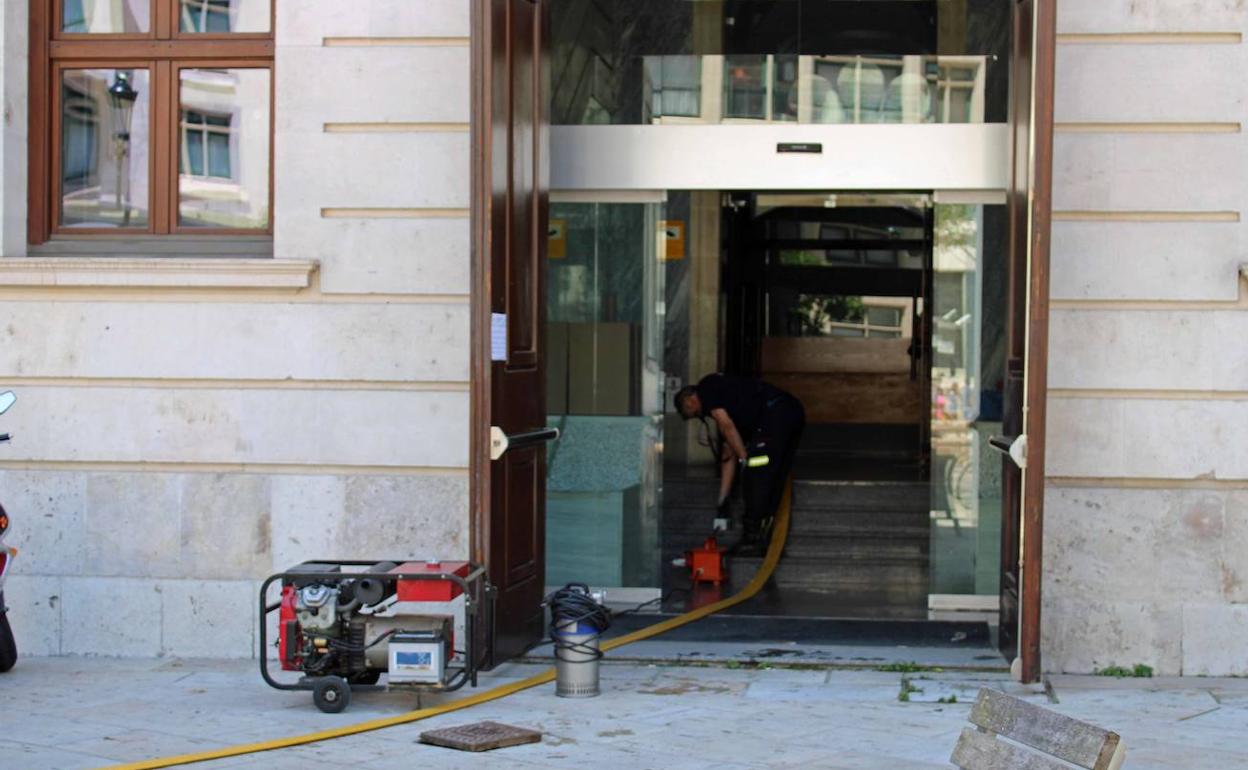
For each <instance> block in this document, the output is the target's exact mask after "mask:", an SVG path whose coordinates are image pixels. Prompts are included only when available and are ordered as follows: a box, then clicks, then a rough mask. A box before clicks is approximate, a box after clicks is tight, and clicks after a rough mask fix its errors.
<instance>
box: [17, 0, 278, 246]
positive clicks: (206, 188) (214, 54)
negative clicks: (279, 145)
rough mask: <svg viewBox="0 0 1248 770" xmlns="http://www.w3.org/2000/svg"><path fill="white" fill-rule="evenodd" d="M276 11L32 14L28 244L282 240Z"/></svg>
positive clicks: (257, 1) (154, 3)
mask: <svg viewBox="0 0 1248 770" xmlns="http://www.w3.org/2000/svg"><path fill="white" fill-rule="evenodd" d="M274 1H275V0H31V17H30V18H31V22H30V28H31V41H30V42H31V69H30V73H31V74H30V131H31V133H30V172H31V173H30V222H29V225H30V229H29V233H30V242H31V243H33V244H40V243H44V242H46V241H49V240H77V239H82V238H87V239H90V238H92V237H95V238H98V237H101V236H113V237H123V238H125V237H131V236H132V237H134V238H136V239H141V238H151V237H153V236H184V235H204V236H235V237H241V236H261V237H262V236H267V235H271V234H272V232H273V215H272V209H273V179H272V168H273V163H272V157H273V25H274Z"/></svg>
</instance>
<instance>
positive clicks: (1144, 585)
mask: <svg viewBox="0 0 1248 770" xmlns="http://www.w3.org/2000/svg"><path fill="white" fill-rule="evenodd" d="M1132 502H1133V501H1132V500H1130V499H1129V496H1128V495H1127V494H1126V493H1125V492H1124V491H1122V490H1102V489H1084V488H1063V487H1050V488H1049V489H1048V490H1047V491H1046V494H1045V506H1044V515H1045V527H1044V594H1045V595H1046V596H1052V597H1053V598H1055V599H1062V600H1073V599H1080V598H1082V597H1086V596H1088V595H1096V596H1107V597H1113V598H1114V599H1115V600H1121V601H1138V602H1143V601H1148V600H1150V599H1152V598H1153V595H1154V593H1155V591H1156V590H1157V581H1156V580H1155V579H1153V578H1154V573H1153V572H1151V571H1150V572H1147V573H1144V574H1141V573H1140V572H1138V571H1137V570H1134V569H1131V568H1130V567H1129V566H1128V565H1138V564H1145V563H1148V562H1149V561H1150V560H1151V559H1152V557H1153V555H1154V550H1155V546H1156V542H1157V527H1158V518H1159V517H1158V516H1156V515H1154V514H1152V512H1150V511H1147V510H1132V508H1133V506H1132Z"/></svg>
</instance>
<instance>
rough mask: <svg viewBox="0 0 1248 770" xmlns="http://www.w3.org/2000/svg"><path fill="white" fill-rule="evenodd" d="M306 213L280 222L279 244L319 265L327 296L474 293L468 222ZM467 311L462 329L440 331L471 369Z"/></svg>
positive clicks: (466, 220)
mask: <svg viewBox="0 0 1248 770" xmlns="http://www.w3.org/2000/svg"><path fill="white" fill-rule="evenodd" d="M305 214H306V215H305V216H301V217H294V218H283V220H279V221H278V222H276V223H275V227H276V228H277V231H278V237H277V239H276V245H277V247H278V248H280V249H283V250H286V251H287V252H288V254H295V253H298V254H301V255H303V256H304V257H305V258H310V259H315V260H318V261H319V262H320V263H321V269H320V275H321V291H323V292H325V293H326V294H458V295H465V296H466V295H467V294H468V293H469V285H468V280H469V272H470V268H471V264H472V263H471V261H470V259H469V255H470V248H471V239H470V237H469V235H470V234H469V225H468V218H467V217H463V218H461V219H323V218H321V216H320V213H319V210H316V209H315V208H314V207H308V211H307V212H305ZM279 256H281V255H280V254H279ZM467 309H468V308H467V304H465V305H464V307H463V310H462V314H463V316H464V318H465V320H464V321H463V322H462V324H461V323H458V322H457V323H455V324H454V325H453V326H448V327H446V328H444V329H442V330H439V332H438V334H439V335H445V334H448V333H452V332H453V333H454V335H455V341H456V343H457V346H458V349H459V351H460V354H461V355H460V356H459V358H462V359H463V366H464V367H465V369H466V368H467V366H468V362H467V358H468V330H467V326H466V324H467ZM435 339H436V338H435ZM406 350H407V352H409V353H414V352H416V351H413V350H411V349H410V348H407V349H406ZM422 353H423V351H422ZM465 379H466V377H465Z"/></svg>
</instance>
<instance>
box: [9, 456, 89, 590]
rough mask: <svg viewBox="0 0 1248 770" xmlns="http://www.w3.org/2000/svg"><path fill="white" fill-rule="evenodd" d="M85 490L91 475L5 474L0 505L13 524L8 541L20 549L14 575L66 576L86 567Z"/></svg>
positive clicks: (21, 472)
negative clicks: (87, 477) (83, 565)
mask: <svg viewBox="0 0 1248 770" xmlns="http://www.w3.org/2000/svg"><path fill="white" fill-rule="evenodd" d="M18 440H20V436H19V437H18ZM86 488H87V479H86V476H84V475H82V474H78V473H61V472H57V471H0V502H3V503H4V507H5V510H7V511H8V513H9V516H10V520H11V522H12V523H11V525H10V528H9V534H8V536H7V537H6V538H5V541H6V542H7V543H8V544H9V545H12V546H14V547H15V548H17V549H18V550H19V551H20V555H19V557H18V559H17V560H16V561H14V562H13V567H12V569H13V572H14V573H15V574H18V575H65V574H73V573H74V572H77V571H78V570H81V569H82V564H83V559H84V558H85V556H86V549H87V537H86V533H85V532H84V520H85V518H86V508H87V495H86Z"/></svg>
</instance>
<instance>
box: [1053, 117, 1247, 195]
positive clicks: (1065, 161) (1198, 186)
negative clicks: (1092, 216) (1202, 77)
mask: <svg viewBox="0 0 1248 770" xmlns="http://www.w3.org/2000/svg"><path fill="white" fill-rule="evenodd" d="M1246 176H1248V137H1245V135H1243V134H1240V133H1218V134H1108V133H1061V132H1059V133H1058V134H1057V135H1056V137H1055V138H1054V147H1053V208H1054V209H1055V210H1058V211H1062V210H1075V211H1176V210H1177V211H1221V210H1227V209H1230V210H1238V208H1239V200H1240V196H1241V195H1242V187H1241V186H1242V184H1243V180H1244V179H1245V177H1246Z"/></svg>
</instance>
